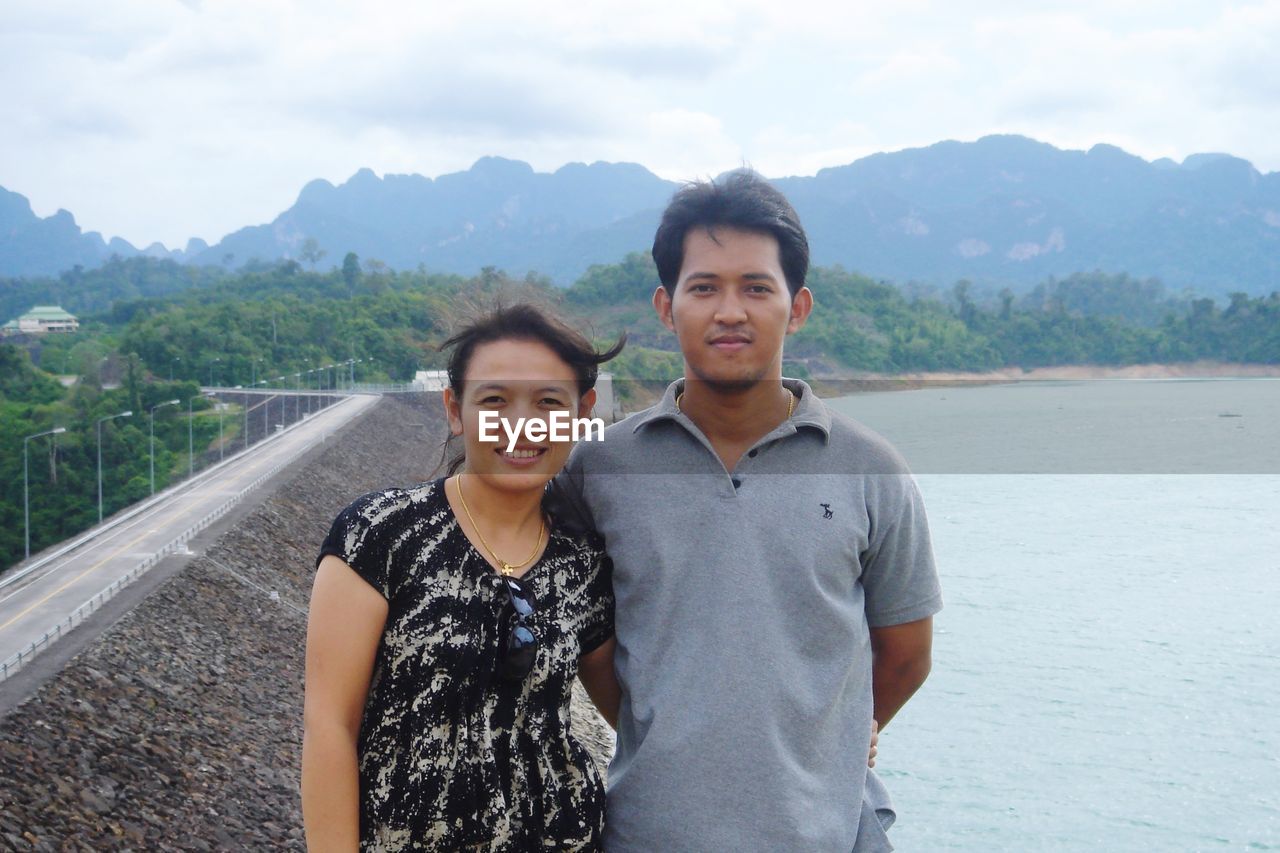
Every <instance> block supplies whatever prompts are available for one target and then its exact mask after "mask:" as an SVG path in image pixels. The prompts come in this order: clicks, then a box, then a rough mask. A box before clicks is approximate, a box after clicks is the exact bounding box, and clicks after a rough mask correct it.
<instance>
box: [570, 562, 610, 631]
mask: <svg viewBox="0 0 1280 853" xmlns="http://www.w3.org/2000/svg"><path fill="white" fill-rule="evenodd" d="M591 573H592V574H591V577H589V578H588V579H587V583H586V585H585V587H583V592H584V598H585V599H586V601H585V613H584V614H583V619H582V623H581V625H582V627H581V628H580V629H579V631H578V645H579V649H580V651H579V654H584V655H585V654H588V653H590V652H593V651H595V650H596V649H598V648H599V647H600V646H601V645H602V644H603V643H604V642H605V641H606V640H608V639H609V638H610V637H612V636H613V561H612V560H610V559H609V557H608V555H606V554H605V553H604V552H603V551H598V552H597V558H596V560H595V561H594V564H593V565H592V567H591Z"/></svg>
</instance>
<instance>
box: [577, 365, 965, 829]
mask: <svg viewBox="0 0 1280 853" xmlns="http://www.w3.org/2000/svg"><path fill="white" fill-rule="evenodd" d="M786 384H787V385H788V387H789V388H791V389H792V391H793V393H796V394H797V395H798V396H799V400H798V402H797V404H796V409H795V412H794V415H793V417H791V418H790V419H789V420H787V421H785V422H784V423H782V424H781V425H780V426H779V427H778V428H777V429H775V430H774V431H773V432H771V433H769V434H768V435H766V436H765V437H764V438H762V439H761V440H760V441H759V442H757V444H756V445H754V446H753V447H752V448H751V449H750V450H749V451H748V452H747V453H746V454H745V455H743V457H742V460H741V461H740V462H739V463H738V465H737V467H736V469H735V470H734V471H733V472H728V471H726V470H725V468H724V465H723V464H722V463H721V462H720V460H719V458H718V457H717V456H716V455H715V453H714V452H713V450H712V448H711V445H710V443H709V442H708V441H707V439H706V438H705V436H703V435H702V433H701V432H700V431H699V430H698V428H697V427H696V426H694V424H693V422H692V421H691V420H689V419H688V418H687V417H686V416H685V415H684V414H683V413H682V412H680V411H679V410H678V409H677V407H676V405H675V398H676V394H677V392H678V390H679V386H680V385H681V383H678V382H677V383H673V384H672V385H671V387H669V388H668V389H667V393H666V396H665V397H663V399H662V402H660V403H659V404H658V405H657V406H655V407H653V408H651V409H648V410H646V411H644V412H641V413H639V414H636V415H633V416H631V417H629V418H627V419H625V420H623V421H622V422H620V423H618V424H615V425H614V426H612V427H611V428H610V429H609V430H607V431H606V433H605V437H604V440H603V441H597V442H584V443H581V444H579V446H578V447H577V448H576V449H575V451H574V453H573V455H572V457H571V458H570V461H569V464H568V466H567V467H566V469H565V472H564V474H563V475H562V476H561V478H560V480H559V481H558V482H559V484H560V485H561V486H563V491H564V493H565V496H566V497H567V498H568V499H569V500H570V501H571V502H572V503H574V504H576V505H577V506H578V509H579V510H581V511H583V512H584V514H585V515H588V516H589V517H590V519H591V520H592V522H593V523H594V524H595V526H596V528H597V529H598V530H599V531H600V533H601V534H603V536H604V537H605V544H606V547H607V548H608V551H609V555H610V556H611V557H612V559H613V564H614V569H613V572H614V574H613V583H614V593H615V596H616V600H617V611H616V630H617V641H618V645H617V656H616V658H615V666H616V669H617V673H618V678H619V680H620V682H621V684H622V691H623V693H622V706H621V709H620V714H619V727H618V749H617V754H616V756H615V757H614V760H613V763H612V764H611V765H610V768H609V809H608V817H607V819H606V847H607V849H608V850H610V851H644V853H650V851H659V850H661V851H686V850H687V851H727V850H734V851H743V850H760V851H791V850H794V851H805V853H811V851H828V850H830V851H842V853H843V851H849V850H851V849H854V848H855V845H856V846H857V848H856V849H857V850H859V851H873V850H888V849H891V847H890V846H889V844H888V841H887V838H886V837H885V834H884V830H883V828H882V827H881V824H882V823H884V824H885V827H884V828H887V823H888V822H891V821H892V817H893V816H892V810H891V806H890V805H889V803H888V799H887V795H886V794H885V792H884V789H883V787H882V786H880V785H879V783H878V781H877V780H876V779H875V777H874V774H870V773H868V771H867V767H866V761H867V750H868V747H869V741H870V730H871V712H872V704H871V648H870V640H869V635H868V627H869V626H871V627H876V626H883V625H895V624H901V623H904V622H912V621H915V620H917V619H922V618H924V617H926V616H930V615H932V614H933V613H935V612H937V611H938V609H939V608H940V607H941V604H942V602H941V596H940V593H939V588H938V580H937V575H936V572H935V569H934V563H933V555H932V549H931V547H930V544H929V534H928V528H927V525H926V523H925V514H924V506H923V503H922V502H921V499H920V495H919V492H918V491H917V489H916V486H915V482H914V481H913V480H912V479H911V477H910V475H909V473H908V472H907V469H906V466H905V464H904V463H903V461H902V459H901V457H899V456H898V454H897V453H896V452H895V451H894V450H893V449H892V448H891V447H890V446H889V445H888V444H887V443H886V442H885V441H884V440H883V439H882V438H880V437H879V436H877V435H875V434H874V433H872V432H871V431H870V430H868V429H866V428H865V427H863V426H861V425H860V424H857V423H856V422H854V421H852V420H850V419H848V418H845V417H843V416H840V415H837V414H833V413H831V412H830V411H829V410H828V409H827V407H826V406H825V405H824V404H823V403H822V402H821V401H820V400H818V399H817V398H816V397H814V395H813V392H812V391H811V390H810V389H809V387H808V386H807V385H805V384H804V383H803V382H798V381H795V380H786ZM878 810H879V811H880V812H881V814H880V820H877V819H876V817H875V816H876V813H877V811H878ZM864 815H865V817H866V819H863V817H864Z"/></svg>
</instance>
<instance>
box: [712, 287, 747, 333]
mask: <svg viewBox="0 0 1280 853" xmlns="http://www.w3.org/2000/svg"><path fill="white" fill-rule="evenodd" d="M715 321H716V322H717V323H720V324H722V325H725V326H736V325H738V324H739V323H745V322H747V309H746V305H745V304H744V302H743V299H742V296H741V295H739V294H738V293H736V292H735V291H733V290H732V289H727V290H725V291H724V292H723V293H722V295H721V297H720V301H719V302H717V303H716V314H715Z"/></svg>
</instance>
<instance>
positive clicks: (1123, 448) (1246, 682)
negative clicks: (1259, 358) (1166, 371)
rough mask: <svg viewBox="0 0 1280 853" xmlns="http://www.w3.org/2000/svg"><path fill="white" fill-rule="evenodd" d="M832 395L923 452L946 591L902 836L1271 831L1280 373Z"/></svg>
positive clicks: (1264, 835)
mask: <svg viewBox="0 0 1280 853" xmlns="http://www.w3.org/2000/svg"><path fill="white" fill-rule="evenodd" d="M830 402H832V403H833V405H835V406H836V407H837V408H839V409H841V410H842V411H845V412H847V413H849V414H851V415H853V416H854V417H856V418H858V419H860V420H862V421H863V422H865V423H867V424H869V425H871V426H872V427H874V428H876V429H878V430H879V431H881V432H882V433H884V434H885V435H887V436H889V437H890V438H891V439H892V440H894V442H895V443H896V444H897V445H898V446H899V447H900V449H902V450H903V451H904V453H905V455H906V456H907V457H908V460H909V461H910V462H911V463H912V467H913V468H914V469H915V470H916V471H917V477H918V480H919V482H920V485H921V488H922V490H923V492H924V495H925V500H926V503H927V504H928V507H929V514H930V519H931V522H932V528H933V533H934V538H935V550H936V552H937V557H938V564H939V570H940V572H941V575H942V580H943V587H944V594H945V597H946V609H945V610H943V612H942V613H940V614H939V615H938V617H937V619H936V622H935V625H936V629H937V636H936V639H935V645H934V671H933V674H932V676H931V677H930V679H929V681H928V683H927V684H926V685H925V687H924V688H923V689H922V691H921V692H920V693H919V694H918V695H917V696H916V697H915V698H914V699H913V700H912V701H911V702H910V703H909V704H908V705H907V707H906V708H904V709H903V711H902V712H901V713H900V714H899V716H898V717H897V718H895V720H894V721H893V723H892V725H891V726H890V727H889V728H888V730H887V731H886V732H885V734H884V735H883V736H882V738H881V745H880V759H879V763H878V768H877V769H878V770H880V771H881V773H882V776H883V778H884V779H885V782H886V783H887V784H888V785H889V787H890V790H891V792H892V793H893V796H894V800H895V803H896V805H897V807H898V813H899V822H898V824H897V826H895V827H894V829H893V831H892V833H891V837H892V838H893V840H894V843H895V844H896V845H897V846H898V849H899V850H901V851H934V850H966V851H993V850H995V851H1034V850H1050V851H1192V850H1195V851H1198V850H1278V849H1280V627H1278V624H1280V623H1278V621H1277V613H1276V610H1277V607H1278V606H1280V460H1278V459H1277V453H1280V441H1277V438H1280V428H1277V424H1280V383H1276V382H1274V381H1267V380H1254V381H1240V382H1118V383H1117V382H1076V383H1052V384H1043V383H1042V384H1036V385H1031V384H1017V385H1012V386H998V387H969V388H954V387H951V388H940V387H931V388H925V389H922V390H919V391H909V392H897V393H891V394H865V395H858V396H853V397H848V398H843V399H840V400H833V401H830ZM1011 472H1013V473H1011ZM1018 472H1021V473H1018Z"/></svg>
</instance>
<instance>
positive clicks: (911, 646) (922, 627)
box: [871, 616, 933, 731]
mask: <svg viewBox="0 0 1280 853" xmlns="http://www.w3.org/2000/svg"><path fill="white" fill-rule="evenodd" d="M932 650H933V617H932V616H926V617H925V618H924V619H918V620H916V621H915V622H907V623H904V624H902V625H887V626H885V627H883V628H872V629H871V652H872V655H873V659H872V664H871V691H872V696H873V698H874V700H875V712H874V715H875V719H876V723H878V724H879V727H880V730H882V731H883V730H884V727H885V726H887V725H889V721H890V720H891V719H893V715H894V714H896V713H898V711H899V710H900V709H901V708H902V706H903V705H905V704H906V703H907V700H908V699H910V698H911V695H912V694H913V693H915V692H916V691H917V690H919V689H920V685H921V684H924V680H925V679H926V678H928V677H929V669H930V667H931V666H932Z"/></svg>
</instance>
